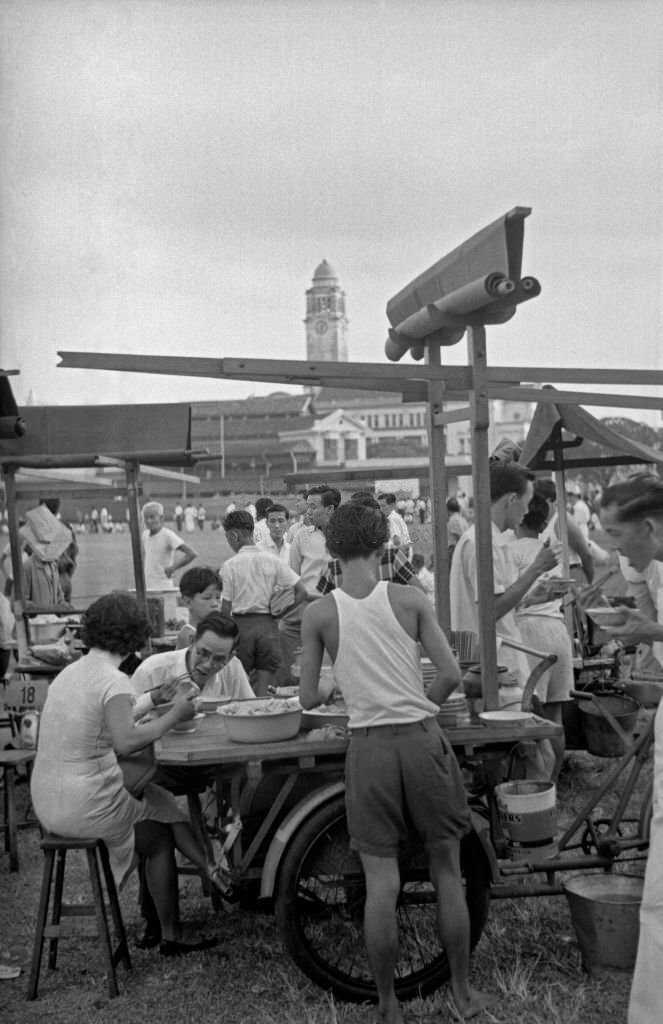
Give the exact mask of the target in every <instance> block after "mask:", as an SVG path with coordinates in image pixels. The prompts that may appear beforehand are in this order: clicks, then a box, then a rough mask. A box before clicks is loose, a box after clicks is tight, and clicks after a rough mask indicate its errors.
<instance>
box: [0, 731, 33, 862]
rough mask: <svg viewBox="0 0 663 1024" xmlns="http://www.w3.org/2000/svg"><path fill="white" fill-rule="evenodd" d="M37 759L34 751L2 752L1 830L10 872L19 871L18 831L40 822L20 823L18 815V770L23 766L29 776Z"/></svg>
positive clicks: (0, 757) (0, 754) (0, 765)
mask: <svg viewBox="0 0 663 1024" xmlns="http://www.w3.org/2000/svg"><path fill="white" fill-rule="evenodd" d="M34 759H35V752H34V750H0V768H2V770H3V776H4V785H5V817H4V824H3V825H0V829H1V830H2V831H3V832H4V834H5V850H6V851H7V852H8V853H9V870H10V871H18V830H19V829H21V828H38V827H39V822H38V821H36V820H35V821H18V818H17V815H16V790H15V785H16V769H17V767H18V766H19V765H23V766H24V767H25V770H26V772H27V775H28V785H29V784H30V773H31V771H32V762H33V761H34Z"/></svg>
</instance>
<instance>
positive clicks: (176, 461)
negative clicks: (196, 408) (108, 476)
mask: <svg viewBox="0 0 663 1024" xmlns="http://www.w3.org/2000/svg"><path fill="white" fill-rule="evenodd" d="M90 408H91V409H92V408H94V407H93V406H91V407H90ZM207 456H208V451H207V449H204V450H201V451H186V452H182V451H143V452H136V453H134V452H132V453H131V454H130V455H129V454H125V453H118V454H117V455H115V456H109V457H110V458H116V459H118V460H125V459H126V460H127V461H134V460H136V459H139V460H140V461H145V460H156V461H163V462H164V463H165V464H166V465H169V466H178V465H190V464H192V463H194V462H200V461H202V460H203V459H204V458H206V457H207ZM213 457H214V458H215V459H218V458H219V456H218V455H215V456H213ZM98 458H99V454H98V452H81V454H79V455H64V454H59V455H3V454H1V453H0V464H2V465H7V466H20V467H24V466H25V467H32V468H35V469H71V468H79V469H83V468H85V467H89V466H96V465H97V459H98Z"/></svg>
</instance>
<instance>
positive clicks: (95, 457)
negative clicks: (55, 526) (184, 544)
mask: <svg viewBox="0 0 663 1024" xmlns="http://www.w3.org/2000/svg"><path fill="white" fill-rule="evenodd" d="M24 422H25V426H26V430H25V434H24V435H23V436H21V437H13V438H11V439H9V440H7V439H3V440H0V463H1V464H2V480H3V483H4V486H5V496H6V503H7V523H8V528H9V542H10V550H11V559H12V573H13V576H14V614H15V618H16V631H17V645H18V653H19V659H22V658H23V657H24V656H25V654H26V652H27V647H28V638H27V632H26V628H25V612H26V609H25V600H24V593H23V570H22V563H21V538H20V535H19V527H18V514H17V491H18V487H17V481H16V476H17V473H18V472H19V471H20V470H21V469H23V468H31V469H55V468H86V467H95V466H96V467H102V466H114V467H116V468H117V469H120V470H123V471H124V475H125V481H126V492H127V506H128V509H129V534H130V538H131V555H132V562H133V569H134V577H135V582H136V598H137V600H138V601H139V602H140V603H141V604H142V605H143V606H144V607H145V608H146V609H147V593H146V587H145V571H144V565H143V553H142V547H141V532H142V530H141V518H140V504H139V502H140V488H139V482H140V475H141V473H142V472H143V473H150V474H157V475H164V474H165V475H170V472H169V470H168V469H166V468H165V467H167V466H177V467H183V466H192V465H194V464H195V463H196V462H198V461H200V459H201V458H205V457H207V454H208V453H207V451H193V450H192V449H191V406H190V405H184V404H175V405H172V404H171V405H166V404H156V405H151V406H150V405H136V406H112V405H109V406H43V407H39V406H30V407H27V408H26V409H25V410H24ZM95 444H96V445H98V450H97V451H91V450H90V449H91V448H92V447H93V446H94V445H95ZM160 445H161V447H160ZM164 445H171V446H172V447H165V446H164ZM148 459H149V461H150V462H151V463H154V464H156V466H154V465H151V466H144V465H142V463H144V462H145V461H147V460H148ZM181 478H182V476H181V474H178V479H181ZM188 479H189V480H191V481H192V482H199V477H197V476H196V477H194V476H188ZM37 610H38V611H40V612H48V611H55V610H56V609H53V608H39V609H37ZM57 610H60V611H62V609H57Z"/></svg>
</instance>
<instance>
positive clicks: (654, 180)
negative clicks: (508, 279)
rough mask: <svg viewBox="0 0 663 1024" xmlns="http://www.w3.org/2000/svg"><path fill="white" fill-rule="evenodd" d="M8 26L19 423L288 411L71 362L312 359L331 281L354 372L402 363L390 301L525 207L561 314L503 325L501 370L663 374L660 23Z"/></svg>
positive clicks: (5, 0) (651, 8)
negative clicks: (312, 304)
mask: <svg viewBox="0 0 663 1024" xmlns="http://www.w3.org/2000/svg"><path fill="white" fill-rule="evenodd" d="M0 16H1V24H0V30H1V35H2V42H1V46H2V82H1V95H0V103H1V105H2V122H1V125H0V131H1V139H0V143H1V147H2V148H1V155H0V161H1V163H0V171H1V176H0V186H1V190H2V191H1V204H2V206H1V215H2V229H1V230H2V235H1V238H0V274H1V277H0V289H1V292H0V294H1V300H2V301H1V307H0V326H1V344H2V352H1V356H2V358H1V360H0V362H1V364H2V365H4V367H6V368H17V369H20V371H21V375H20V377H18V378H14V379H13V382H12V383H13V388H14V392H15V394H16V396H17V398H18V400H19V402H23V401H24V400H25V399H26V397H27V395H28V393H29V392H30V391H32V392H33V393H34V395H35V396H36V399H37V400H38V401H39V402H40V403H50V402H59V403H69V404H71V403H80V402H116V401H127V402H133V401H180V400H194V399H205V398H227V397H236V396H243V395H246V394H249V393H252V392H257V393H266V392H268V391H270V390H274V386H273V385H253V384H248V383H231V382H227V381H207V380H199V379H193V378H176V377H155V376H148V377H143V376H138V375H134V374H122V375H120V374H115V373H114V374H109V373H98V372H97V373H92V372H89V371H83V370H56V369H55V367H56V363H57V356H56V352H57V350H58V349H73V350H84V351H110V352H138V353H153V354H161V355H165V354H171V355H191V356H255V357H278V358H289V359H298V358H305V354H306V353H305V335H304V326H303V323H302V319H303V317H304V315H305V302H304V292H305V290H306V288H308V287H310V285H311V277H312V275H313V272H314V269H315V267H316V265H317V264H318V263H319V262H320V260H321V259H323V258H326V259H328V260H329V261H330V263H331V264H332V265H333V266H334V267H335V269H336V271H337V273H338V275H339V278H340V284H341V286H342V287H343V288H344V289H345V291H346V294H347V310H348V316H349V319H350V327H349V335H348V338H349V350H350V359H351V360H352V359H354V360H368V361H377V362H384V361H385V356H384V340H385V337H386V331H387V320H386V316H385V305H386V302H387V300H388V299H389V297H390V296H391V295H393V294H394V293H395V292H396V291H398V290H399V289H400V288H401V287H403V285H405V284H406V283H407V282H408V281H409V280H411V279H412V278H413V277H415V276H416V275H417V274H418V273H420V272H421V271H422V270H424V269H426V267H428V266H429V265H430V264H431V263H433V262H434V261H435V260H437V259H438V258H439V257H441V256H442V255H444V254H445V253H446V252H448V251H449V250H450V249H452V248H454V247H455V246H456V245H457V244H459V243H460V242H461V241H463V240H464V239H465V238H467V237H468V236H469V235H471V234H473V233H474V232H475V231H476V230H478V229H479V228H481V227H483V226H484V225H485V224H487V223H489V222H490V221H492V220H494V219H495V218H497V217H498V216H500V215H501V214H503V213H505V212H506V211H507V210H509V209H510V208H511V207H513V206H516V205H521V206H531V207H532V210H533V212H532V215H531V217H530V218H529V219H528V220H527V221H526V222H525V251H524V259H523V271H524V272H525V273H528V274H533V275H534V276H536V277H538V278H539V280H540V281H541V283H542V288H543V291H542V294H541V296H540V297H539V298H537V299H535V300H534V301H532V302H530V303H527V304H525V305H524V306H522V307H520V308H519V310H518V312H517V314H516V316H515V318H514V319H513V320H512V321H510V322H509V323H507V324H505V325H503V326H500V327H489V328H488V358H489V362H491V363H493V364H514V365H522V364H538V365H543V366H555V365H565V366H566V365H568V366H591V367H594V366H596V367H615V366H616V367H623V366H627V367H629V368H641V369H647V368H657V369H660V368H662V367H663V360H662V357H661V351H662V348H663V346H662V344H661V339H662V332H661V326H662V325H661V319H662V317H661V291H662V273H661V264H662V258H661V249H662V234H661V226H662V217H661V212H662V188H663V184H662V183H663V168H662V166H661V164H662V160H661V151H662V146H663V143H662V132H661V124H662V118H661V110H662V102H661V63H662V60H663V47H662V46H661V39H662V37H663V8H662V7H661V4H660V0H651V2H649V0H559V2H558V0H538V2H532V0H520V2H519V0H475V2H473V0H457V2H456V0H431V2H426V0H382V2H379V0H335V2H322V0H321V2H315V0H307V2H297V0H262V2H258V0H238V2H235V3H232V2H225V0H97V2H94V0H0ZM444 356H445V357H446V358H447V359H448V361H449V362H455V363H458V362H464V361H465V360H466V348H465V343H464V342H463V343H461V344H460V345H458V346H456V347H455V348H453V349H449V350H446V351H445V353H444ZM593 411H594V412H595V413H596V414H597V415H605V411H604V410H601V409H596V408H594V409H593ZM625 414H626V415H630V416H634V417H635V418H644V415H643V416H640V415H639V414H634V413H633V412H626V413H625ZM658 422H660V420H659V421H658Z"/></svg>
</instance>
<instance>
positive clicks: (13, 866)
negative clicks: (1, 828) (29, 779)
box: [5, 764, 18, 871]
mask: <svg viewBox="0 0 663 1024" xmlns="http://www.w3.org/2000/svg"><path fill="white" fill-rule="evenodd" d="M15 779H16V774H15V771H14V766H13V764H8V765H5V823H6V827H7V832H6V835H5V846H6V848H7V849H8V850H9V870H10V871H18V827H17V822H16V790H15V788H14V782H15Z"/></svg>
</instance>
